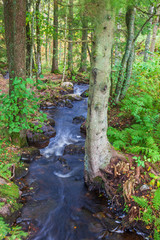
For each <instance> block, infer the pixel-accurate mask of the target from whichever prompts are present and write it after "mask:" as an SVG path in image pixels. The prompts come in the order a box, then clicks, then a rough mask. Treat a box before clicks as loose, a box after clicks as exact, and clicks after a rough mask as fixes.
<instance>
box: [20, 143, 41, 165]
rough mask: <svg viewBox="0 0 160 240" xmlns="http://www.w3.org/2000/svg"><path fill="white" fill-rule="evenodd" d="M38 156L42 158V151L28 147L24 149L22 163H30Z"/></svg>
mask: <svg viewBox="0 0 160 240" xmlns="http://www.w3.org/2000/svg"><path fill="white" fill-rule="evenodd" d="M36 156H40V151H39V149H38V148H35V147H27V148H24V149H23V152H22V155H21V161H23V162H25V163H30V162H32V161H33V159H34V158H35V157H36Z"/></svg>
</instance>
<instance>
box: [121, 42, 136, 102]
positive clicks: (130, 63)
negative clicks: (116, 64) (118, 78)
mask: <svg viewBox="0 0 160 240" xmlns="http://www.w3.org/2000/svg"><path fill="white" fill-rule="evenodd" d="M133 61H134V46H133V47H132V50H131V53H130V56H129V59H128V61H127V68H126V75H125V78H124V82H123V86H122V90H121V94H120V100H122V99H123V98H124V97H125V95H126V92H127V90H128V88H129V85H130V79H131V75H132V68H133Z"/></svg>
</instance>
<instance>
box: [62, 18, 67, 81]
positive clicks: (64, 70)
mask: <svg viewBox="0 0 160 240" xmlns="http://www.w3.org/2000/svg"><path fill="white" fill-rule="evenodd" d="M66 37H67V14H66V17H65V32H64V41H65V42H64V65H63V75H62V82H64V79H65V73H66V64H67V39H66Z"/></svg>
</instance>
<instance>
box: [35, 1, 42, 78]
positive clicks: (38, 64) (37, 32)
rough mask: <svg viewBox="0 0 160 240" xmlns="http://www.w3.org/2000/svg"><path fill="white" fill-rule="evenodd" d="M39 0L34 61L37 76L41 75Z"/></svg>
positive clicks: (37, 3)
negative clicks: (35, 62)
mask: <svg viewBox="0 0 160 240" xmlns="http://www.w3.org/2000/svg"><path fill="white" fill-rule="evenodd" d="M40 2H41V0H37V1H36V43H37V49H36V61H37V74H38V76H39V75H40V74H41V73H42V63H41V36H40V19H39V10H40V9H39V8H40Z"/></svg>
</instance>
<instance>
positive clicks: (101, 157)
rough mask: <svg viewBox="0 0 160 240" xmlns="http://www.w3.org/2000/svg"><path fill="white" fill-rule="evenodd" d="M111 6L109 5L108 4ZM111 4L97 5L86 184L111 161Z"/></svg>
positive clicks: (86, 154) (89, 100) (88, 115)
mask: <svg viewBox="0 0 160 240" xmlns="http://www.w3.org/2000/svg"><path fill="white" fill-rule="evenodd" d="M108 2H109V3H110V1H108ZM109 3H108V6H106V5H105V3H104V2H103V3H102V2H101V3H99V4H98V5H97V15H96V17H95V19H96V22H95V25H96V26H95V41H94V43H93V44H94V49H93V54H92V67H91V75H90V89H89V99H88V114H87V137H86V145H85V181H86V183H87V184H90V183H92V182H94V178H95V177H97V176H98V175H99V172H100V168H104V167H105V166H106V165H107V164H108V163H109V162H110V159H111V146H110V143H109V141H108V139H107V127H108V124H107V110H108V98H109V92H110V77H109V76H110V72H111V63H110V61H111V49H112V42H113V30H114V16H113V12H112V11H113V10H111V6H110V4H109Z"/></svg>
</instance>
